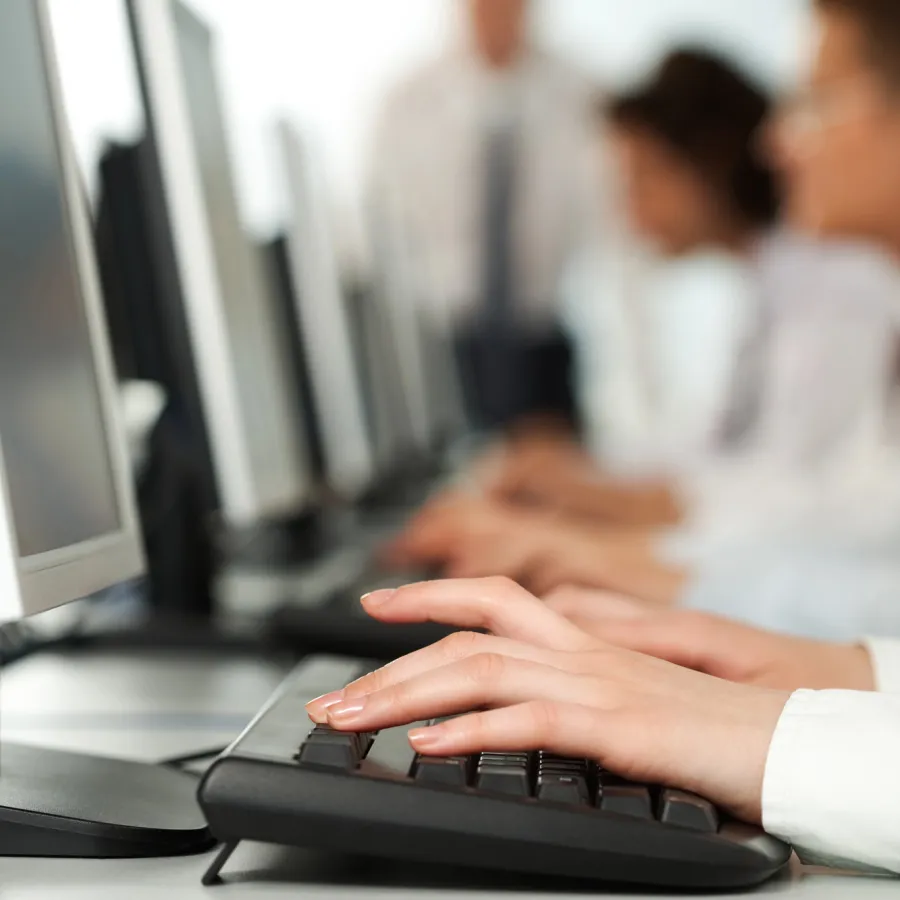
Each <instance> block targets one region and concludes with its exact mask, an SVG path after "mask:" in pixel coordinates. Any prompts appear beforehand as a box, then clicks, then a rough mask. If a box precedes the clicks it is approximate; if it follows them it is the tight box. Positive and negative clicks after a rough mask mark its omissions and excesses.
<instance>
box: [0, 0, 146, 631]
mask: <svg viewBox="0 0 900 900" xmlns="http://www.w3.org/2000/svg"><path fill="white" fill-rule="evenodd" d="M0 15H2V27H0V96H2V103H0V108H2V110H3V113H2V115H0V230H2V238H0V270H2V275H0V292H2V294H3V325H2V328H0V458H2V475H0V493H2V502H0V545H2V546H3V547H5V548H9V549H10V551H11V552H7V553H5V554H4V556H5V562H4V564H3V568H4V571H3V578H2V579H0V617H2V618H3V619H5V620H9V619H14V618H17V617H20V616H24V615H31V614H34V613H39V612H43V611H45V610H48V609H51V608H53V607H56V606H59V605H61V604H63V603H66V602H68V601H70V600H73V599H76V598H79V597H84V596H86V595H88V594H91V593H94V592H96V591H98V590H100V589H102V588H105V587H108V586H109V585H111V584H113V583H116V582H120V581H123V580H126V579H129V578H131V577H133V576H135V575H137V574H138V573H139V572H140V571H141V566H142V554H141V545H140V538H139V533H138V526H137V518H136V514H135V506H134V502H133V496H132V492H131V487H130V473H129V471H128V463H127V460H126V452H125V449H124V446H123V443H122V434H121V431H120V429H119V428H118V427H117V425H118V420H117V417H116V404H117V402H118V398H117V388H116V384H115V381H114V378H113V371H112V364H111V360H110V357H109V354H108V351H107V346H106V344H105V338H104V337H103V328H104V326H103V314H102V309H101V304H100V300H99V294H98V284H97V272H96V268H95V264H94V261H93V257H92V252H91V230H90V220H89V217H88V215H87V213H86V210H85V207H84V203H83V201H82V200H81V199H80V194H81V185H80V182H79V176H78V171H77V167H76V166H75V165H74V163H73V158H72V153H71V148H70V147H69V146H68V145H67V144H66V143H65V142H60V141H58V140H57V138H56V134H55V131H54V115H55V114H58V110H57V109H56V107H55V105H54V104H55V102H56V98H55V97H54V98H53V99H52V100H51V95H50V90H51V88H50V87H49V86H48V79H47V75H46V73H45V68H44V62H43V57H42V50H41V41H42V38H41V31H40V28H41V25H40V19H38V18H37V12H36V4H35V3H34V2H32V0H12V2H9V3H4V4H3V5H2V11H0ZM3 95H6V96H3Z"/></svg>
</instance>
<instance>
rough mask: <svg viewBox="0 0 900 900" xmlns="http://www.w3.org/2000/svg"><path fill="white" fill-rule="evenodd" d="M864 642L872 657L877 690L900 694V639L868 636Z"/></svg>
mask: <svg viewBox="0 0 900 900" xmlns="http://www.w3.org/2000/svg"><path fill="white" fill-rule="evenodd" d="M863 644H864V645H865V647H866V649H867V650H868V651H869V656H870V657H871V658H872V668H873V669H874V670H875V684H876V687H877V690H879V691H881V692H882V693H885V694H900V641H897V640H886V639H884V638H868V639H867V640H865V641H863Z"/></svg>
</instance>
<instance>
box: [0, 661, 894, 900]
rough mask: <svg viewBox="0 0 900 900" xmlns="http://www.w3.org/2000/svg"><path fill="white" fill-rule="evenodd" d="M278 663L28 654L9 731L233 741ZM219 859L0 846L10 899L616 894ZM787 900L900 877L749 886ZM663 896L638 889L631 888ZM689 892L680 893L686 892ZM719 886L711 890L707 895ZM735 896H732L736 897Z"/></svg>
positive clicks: (273, 679)
mask: <svg viewBox="0 0 900 900" xmlns="http://www.w3.org/2000/svg"><path fill="white" fill-rule="evenodd" d="M283 674H284V671H283V669H282V668H281V667H280V666H278V665H276V664H274V663H273V664H266V663H262V662H253V661H248V660H246V659H244V660H231V661H229V660H222V659H213V658H202V657H201V658H194V659H190V658H187V657H181V656H177V655H171V654H168V655H159V656H155V657H154V656H148V655H137V656H132V657H131V658H128V657H125V656H123V655H120V654H112V653H106V654H90V655H76V656H70V657H66V656H63V655H50V654H48V655H46V656H39V657H34V658H32V659H29V660H26V661H24V662H22V663H19V664H17V665H15V666H13V667H11V668H9V669H7V670H4V671H3V672H2V676H0V709H2V716H0V731H2V736H3V738H4V739H5V740H16V741H22V742H27V743H31V744H39V745H43V746H50V747H61V748H65V749H72V750H82V751H93V752H97V753H103V754H105V755H109V756H122V757H126V758H134V759H142V760H156V759H163V758H166V757H169V756H174V755H180V754H184V753H189V752H192V751H196V750H201V749H207V748H211V747H215V746H217V745H223V744H226V743H228V742H229V741H230V740H231V739H232V738H233V737H235V736H236V734H237V733H238V732H239V731H240V730H241V728H242V727H243V726H244V725H245V724H246V723H247V721H248V720H249V719H250V718H251V717H252V716H253V715H254V714H255V712H256V711H257V709H258V708H259V707H260V706H261V705H262V703H263V702H264V701H265V699H266V698H267V697H268V695H269V694H270V693H271V691H272V690H273V688H274V687H275V686H276V685H277V684H278V683H279V681H280V680H281V678H282V675H283ZM211 859H212V854H207V855H205V856H202V857H184V858H178V859H162V860H115V861H104V860H101V861H96V860H33V859H3V858H0V897H2V900H55V898H65V900H145V898H151V897H153V898H156V897H163V896H166V897H171V900H191V898H201V897H203V898H207V900H208V898H215V897H222V898H223V900H226V898H229V897H241V898H247V900H254V898H259V900H264V898H265V900H268V898H281V897H284V898H288V897H290V898H292V900H296V898H298V897H301V896H302V897H304V898H309V897H327V898H329V900H350V898H361V897H362V898H372V900H377V898H382V897H395V896H396V897H419V896H425V895H428V896H430V897H433V898H438V897H446V898H448V900H450V898H453V897H456V896H459V897H460V898H461V897H462V896H463V894H464V895H465V900H483V898H496V897H510V898H512V897H515V898H516V900H531V898H537V897H540V898H549V897H560V896H564V895H567V896H601V897H605V898H609V900H614V898H615V897H617V896H619V895H617V894H612V893H604V892H603V891H602V890H601V889H596V888H594V887H592V886H588V887H587V888H585V887H579V886H569V887H568V889H566V890H563V891H561V890H560V887H561V886H560V885H559V884H558V882H553V881H551V880H541V879H535V878H511V877H510V876H508V875H505V874H502V873H498V874H490V873H489V874H481V873H475V874H473V873H471V872H466V871H464V870H451V869H445V868H437V869H436V868H432V867H425V866H411V865H408V864H403V865H399V864H390V865H389V864H386V863H379V862H374V861H371V860H365V859H363V858H361V857H352V856H347V857H339V856H327V855H324V854H319V853H312V852H304V851H299V850H295V849H285V848H278V847H266V846H261V845H256V844H245V845H242V846H241V847H239V848H238V850H237V852H236V853H235V854H234V856H233V857H232V858H231V860H230V861H229V863H228V865H227V866H226V868H225V870H224V872H223V876H224V879H225V882H224V884H222V885H219V886H216V887H213V888H203V887H201V885H200V877H201V875H202V874H203V872H204V870H205V869H206V867H207V866H208V864H209V862H210V861H211ZM756 895H759V896H777V897H781V898H789V900H832V898H834V900H845V898H847V900H850V898H852V900H856V898H860V900H878V898H882V897H883V898H885V900H887V898H892V900H896V898H897V897H898V896H900V882H898V881H896V880H893V879H879V878H867V877H859V876H848V875H839V874H833V873H828V872H825V871H823V870H812V869H803V868H802V867H801V866H799V865H795V866H794V867H793V869H792V870H791V872H790V874H788V875H786V876H784V877H783V878H781V879H778V880H776V881H774V882H772V883H770V884H769V885H767V886H764V887H763V888H761V889H760V890H759V891H757V892H756V894H754V895H753V896H756ZM660 896H666V895H665V894H659V893H650V894H641V893H630V894H626V895H624V897H627V898H628V900H640V898H641V897H660ZM682 896H683V895H682ZM705 896H706V897H708V898H709V897H711V895H705ZM729 896H734V895H729Z"/></svg>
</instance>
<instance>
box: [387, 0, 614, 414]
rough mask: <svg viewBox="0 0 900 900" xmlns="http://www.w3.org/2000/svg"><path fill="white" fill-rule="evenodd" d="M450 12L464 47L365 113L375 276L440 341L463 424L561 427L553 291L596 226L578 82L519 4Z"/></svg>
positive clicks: (557, 299)
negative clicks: (531, 420)
mask: <svg viewBox="0 0 900 900" xmlns="http://www.w3.org/2000/svg"><path fill="white" fill-rule="evenodd" d="M459 7H460V10H461V12H462V13H463V15H464V18H465V21H466V30H467V34H466V37H465V39H464V45H463V46H461V47H454V48H452V49H450V50H448V52H446V53H445V54H444V55H443V56H442V57H441V58H440V59H438V60H436V61H434V62H432V63H430V64H429V65H427V66H426V67H425V68H424V69H422V70H421V71H419V72H417V73H415V74H414V75H413V76H411V77H410V78H408V79H407V80H406V81H405V82H404V83H403V84H402V85H401V86H400V87H398V88H397V89H396V90H395V91H394V92H393V94H392V95H391V96H390V97H389V99H388V100H387V102H386V104H385V107H384V110H383V112H382V114H381V117H380V122H379V125H378V128H377V133H376V138H375V142H374V151H373V156H372V160H371V163H370V169H371V171H370V182H371V183H370V190H369V193H370V200H371V204H370V205H371V210H370V213H371V219H372V223H371V233H372V243H373V251H374V253H373V255H374V258H375V260H376V267H379V266H380V267H381V268H383V269H387V270H388V271H386V272H382V273H381V275H380V277H383V278H385V279H387V280H388V281H390V287H389V288H388V290H389V292H390V293H398V292H400V293H405V294H406V295H407V297H410V298H413V299H411V300H409V301H408V302H416V303H418V304H421V305H423V306H424V308H425V309H426V311H427V313H428V314H429V315H430V317H431V318H432V320H433V321H434V322H436V323H437V324H438V326H439V327H441V328H442V329H444V330H445V331H447V330H449V332H450V333H451V334H452V336H453V339H454V342H455V346H456V355H457V357H458V361H459V367H460V376H461V381H462V387H463V394H464V399H465V402H466V406H467V410H468V413H469V416H470V418H471V419H472V420H473V423H474V424H475V425H476V427H478V428H482V429H486V430H494V429H497V428H501V429H502V428H504V427H506V426H507V425H509V424H510V423H512V422H515V421H516V420H518V419H520V418H523V417H528V416H530V415H536V416H541V415H543V414H548V415H549V416H551V417H559V418H561V419H563V420H572V419H573V418H575V411H574V400H573V392H572V385H571V378H572V372H571V368H572V366H571V356H572V353H571V348H570V341H569V339H568V337H567V336H566V335H565V333H564V328H563V322H562V319H563V315H562V311H561V307H562V282H563V279H564V274H565V271H566V269H567V266H568V265H569V264H570V262H571V261H572V260H573V259H575V258H576V257H577V256H578V254H579V253H580V252H581V250H582V248H583V247H584V246H587V245H589V244H591V243H592V242H593V241H592V229H593V228H594V226H595V225H596V222H597V212H596V206H597V204H596V202H595V201H596V198H597V196H598V194H599V191H598V190H597V189H596V188H595V178H594V175H595V173H594V171H593V166H592V164H591V163H592V160H591V147H592V134H591V123H590V118H591V116H590V111H591V102H592V94H593V91H592V87H591V85H590V84H589V83H588V81H587V80H586V79H585V78H584V77H583V76H582V75H581V74H580V73H578V72H577V71H576V70H575V69H573V68H572V67H570V66H569V65H568V64H566V63H565V62H563V61H561V60H559V59H557V58H555V57H553V56H552V55H550V54H549V53H547V52H545V51H543V50H542V49H540V48H539V47H538V46H537V45H536V42H535V40H534V38H533V36H532V34H531V22H530V11H531V3H529V2H528V0H459ZM390 270H394V272H396V271H397V270H399V271H402V272H403V273H404V275H403V277H400V278H399V282H401V284H400V286H399V287H398V276H396V274H392V272H391V271H390Z"/></svg>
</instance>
